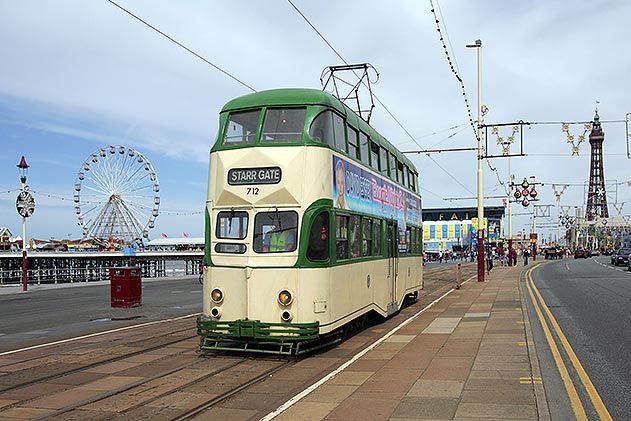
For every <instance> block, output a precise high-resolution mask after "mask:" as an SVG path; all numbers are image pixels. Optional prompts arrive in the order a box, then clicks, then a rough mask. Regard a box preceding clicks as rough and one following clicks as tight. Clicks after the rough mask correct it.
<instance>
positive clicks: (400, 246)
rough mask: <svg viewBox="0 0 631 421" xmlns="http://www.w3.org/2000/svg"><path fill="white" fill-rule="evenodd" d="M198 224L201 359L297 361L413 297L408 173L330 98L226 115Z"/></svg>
mask: <svg viewBox="0 0 631 421" xmlns="http://www.w3.org/2000/svg"><path fill="white" fill-rule="evenodd" d="M205 218H206V221H205V255H204V271H203V313H202V315H201V316H200V317H199V318H198V319H197V328H198V334H199V336H200V341H201V342H200V348H201V349H202V350H216V349H229V350H246V351H249V350H252V351H257V352H274V353H281V354H299V353H301V352H303V351H306V350H307V349H313V345H308V344H314V343H320V344H328V343H331V342H333V341H336V340H338V337H339V335H337V333H339V332H340V331H342V330H343V328H344V327H345V326H348V325H349V323H351V322H353V321H357V320H358V318H361V317H365V316H366V315H367V314H369V313H376V314H378V315H380V316H382V317H388V316H389V315H391V314H393V313H395V312H397V311H398V310H399V309H400V308H401V305H402V304H403V302H404V300H405V299H406V298H416V297H418V294H419V290H421V289H422V288H423V269H422V268H423V265H422V244H423V243H422V229H421V197H420V195H419V192H418V171H417V170H416V168H415V167H414V165H413V164H412V162H411V161H410V160H409V159H407V158H406V157H405V156H404V155H403V154H402V153H401V152H400V151H398V150H397V149H396V148H395V147H394V146H393V145H392V144H390V143H389V142H388V141H387V140H386V139H385V138H384V137H382V136H381V135H380V134H379V133H378V132H377V131H375V130H374V129H373V128H372V127H371V126H370V125H369V124H367V123H366V122H365V121H364V120H363V119H361V118H360V117H359V116H358V115H357V114H355V112H353V111H352V110H351V109H350V108H348V107H347V106H346V105H345V104H343V103H342V102H341V101H339V100H338V99H337V98H335V97H334V96H332V95H330V94H329V93H327V92H323V91H319V90H315V89H275V90H269V91H263V92H257V93H253V94H249V95H245V96H242V97H239V98H236V99H234V100H232V101H230V102H228V103H227V104H226V105H225V106H224V107H223V109H222V110H221V113H220V116H219V132H218V135H217V138H216V142H215V144H214V146H213V148H212V150H211V153H210V170H209V181H208V199H207V203H206V212H205Z"/></svg>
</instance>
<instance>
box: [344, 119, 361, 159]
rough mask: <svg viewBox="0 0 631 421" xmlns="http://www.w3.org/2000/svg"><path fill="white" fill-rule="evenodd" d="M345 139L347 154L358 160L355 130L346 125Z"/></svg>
mask: <svg viewBox="0 0 631 421" xmlns="http://www.w3.org/2000/svg"><path fill="white" fill-rule="evenodd" d="M346 137H347V138H348V154H349V155H350V156H351V157H352V158H359V145H358V144H357V130H355V129H354V128H352V127H351V126H349V125H348V124H347V125H346Z"/></svg>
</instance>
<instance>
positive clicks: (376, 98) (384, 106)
mask: <svg viewBox="0 0 631 421" xmlns="http://www.w3.org/2000/svg"><path fill="white" fill-rule="evenodd" d="M287 2H288V3H289V4H290V5H291V7H292V8H293V9H294V10H295V11H296V12H297V13H298V14H299V15H300V16H301V17H302V18H303V19H304V20H305V22H306V23H307V24H308V25H309V26H310V27H311V29H313V30H314V31H315V33H316V34H317V35H318V36H319V37H320V38H321V39H322V40H323V41H324V43H325V44H326V45H327V46H328V47H329V48H330V49H331V50H332V51H333V52H334V53H335V55H336V56H337V57H338V58H339V59H340V60H342V62H343V63H344V64H346V65H348V64H349V63H348V61H346V59H345V58H344V57H343V56H342V55H341V54H340V53H339V51H337V50H336V49H335V47H333V45H332V44H331V43H330V42H329V40H327V38H326V37H325V36H324V35H323V34H322V32H320V31H319V30H318V29H317V28H316V27H315V25H314V24H313V23H311V21H310V20H309V18H308V17H307V16H306V15H305V14H304V13H302V11H301V10H300V9H299V8H298V7H297V6H296V5H295V4H294V2H293V1H292V0H287ZM355 76H357V77H358V78H359V75H357V74H355ZM373 97H374V98H375V100H376V101H377V103H379V105H381V106H382V107H383V109H384V110H385V111H386V113H388V115H389V116H390V117H391V118H392V119H393V120H394V121H395V122H396V123H397V125H398V126H399V127H400V128H401V129H402V130H403V131H404V132H405V134H406V135H407V136H408V137H409V138H410V139H411V140H412V141H413V142H414V143H415V144H416V145H417V146H418V147H419V148H422V146H421V145H420V144H419V143H418V141H417V139H416V138H414V136H412V134H411V133H410V131H409V130H408V129H407V128H405V126H404V125H403V124H402V123H401V122H400V121H399V119H398V118H397V117H396V116H395V115H394V114H393V113H392V111H390V109H389V108H388V107H387V106H386V104H384V103H383V101H381V99H379V97H378V96H377V95H375V94H374V93H373ZM427 156H428V157H429V159H430V160H431V161H432V162H434V164H436V165H437V166H438V167H439V168H440V169H441V170H442V171H443V172H445V173H446V174H447V175H448V176H449V177H451V178H452V179H453V180H454V181H455V182H456V183H457V184H459V185H460V186H461V187H463V188H464V189H465V190H467V191H468V192H469V193H471V194H473V192H472V191H471V190H470V189H469V188H468V187H467V186H465V185H464V184H463V183H462V182H461V181H460V180H458V179H457V178H456V177H454V176H453V175H452V174H451V173H450V172H449V171H447V170H446V169H445V168H444V167H442V166H441V165H440V164H438V163H437V162H436V160H435V159H434V158H432V157H431V156H429V154H428V155H427ZM441 199H443V200H444V198H442V197H441Z"/></svg>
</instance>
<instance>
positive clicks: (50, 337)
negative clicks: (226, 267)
mask: <svg viewBox="0 0 631 421" xmlns="http://www.w3.org/2000/svg"><path fill="white" fill-rule="evenodd" d="M201 293H202V286H201V285H200V284H199V282H198V280H197V276H187V277H178V278H162V279H152V280H149V281H143V284H142V302H143V305H142V307H136V308H130V309H119V308H111V307H110V286H109V283H99V285H85V284H83V285H76V286H68V285H64V286H62V287H59V288H54V287H53V288H49V289H40V290H36V289H35V288H33V290H31V291H29V292H26V293H15V294H7V293H6V290H5V291H4V293H3V294H0V352H2V351H7V350H11V349H15V348H20V347H25V346H29V345H33V344H40V343H44V342H49V341H54V340H58V339H62V338H68V337H72V336H77V335H82V334H86V333H93V332H99V331H105V330H109V329H115V328H118V327H123V326H128V325H131V324H138V323H143V322H149V321H152V320H159V319H165V318H169V317H177V316H183V315H187V314H192V313H197V312H200V311H201V310H202V297H201ZM192 320H193V321H192V322H191V323H194V319H192Z"/></svg>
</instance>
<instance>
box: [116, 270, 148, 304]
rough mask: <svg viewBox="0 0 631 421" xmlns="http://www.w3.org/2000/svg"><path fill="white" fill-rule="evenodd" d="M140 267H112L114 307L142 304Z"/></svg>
mask: <svg viewBox="0 0 631 421" xmlns="http://www.w3.org/2000/svg"><path fill="white" fill-rule="evenodd" d="M140 274H141V270H140V268H139V267H117V268H110V299H111V305H112V307H117V308H129V307H140V306H141V305H142V281H141V276H140Z"/></svg>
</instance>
